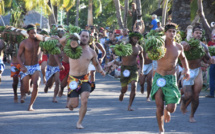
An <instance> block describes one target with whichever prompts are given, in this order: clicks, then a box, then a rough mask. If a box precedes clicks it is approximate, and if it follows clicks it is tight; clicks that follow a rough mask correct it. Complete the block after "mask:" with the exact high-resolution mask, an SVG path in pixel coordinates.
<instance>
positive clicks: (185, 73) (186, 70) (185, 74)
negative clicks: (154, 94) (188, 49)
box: [179, 45, 190, 79]
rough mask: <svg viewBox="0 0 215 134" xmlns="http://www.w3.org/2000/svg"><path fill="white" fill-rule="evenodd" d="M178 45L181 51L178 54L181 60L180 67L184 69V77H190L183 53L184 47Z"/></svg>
mask: <svg viewBox="0 0 215 134" xmlns="http://www.w3.org/2000/svg"><path fill="white" fill-rule="evenodd" d="M180 46H181V53H180V55H179V59H180V61H181V64H182V67H183V68H184V69H185V70H184V78H185V79H190V71H189V64H188V61H187V58H186V57H185V54H184V48H183V46H182V45H180Z"/></svg>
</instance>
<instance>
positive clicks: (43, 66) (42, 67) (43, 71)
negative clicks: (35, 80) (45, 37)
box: [41, 61, 47, 84]
mask: <svg viewBox="0 0 215 134" xmlns="http://www.w3.org/2000/svg"><path fill="white" fill-rule="evenodd" d="M46 66H47V61H43V62H42V64H41V72H42V75H43V76H42V78H43V83H44V84H46V77H45V76H46Z"/></svg>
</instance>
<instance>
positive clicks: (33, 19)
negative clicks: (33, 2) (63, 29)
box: [0, 10, 49, 28]
mask: <svg viewBox="0 0 215 134" xmlns="http://www.w3.org/2000/svg"><path fill="white" fill-rule="evenodd" d="M10 16H11V14H8V15H6V16H2V18H3V20H4V23H5V25H10ZM36 23H39V24H40V14H39V13H38V12H36V11H33V10H32V11H29V12H28V13H27V15H25V17H24V25H28V24H36ZM0 26H3V23H2V21H1V20H0ZM48 27H49V21H48V19H47V18H45V17H44V16H42V28H48Z"/></svg>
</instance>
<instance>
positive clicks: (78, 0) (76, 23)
mask: <svg viewBox="0 0 215 134" xmlns="http://www.w3.org/2000/svg"><path fill="white" fill-rule="evenodd" d="M79 5H80V0H76V17H75V25H76V26H78V19H79Z"/></svg>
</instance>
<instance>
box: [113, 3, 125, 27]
mask: <svg viewBox="0 0 215 134" xmlns="http://www.w3.org/2000/svg"><path fill="white" fill-rule="evenodd" d="M114 4H115V8H116V17H117V20H118V24H119V27H120V28H121V29H123V28H124V26H123V21H122V13H121V8H120V2H119V0H114Z"/></svg>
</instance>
